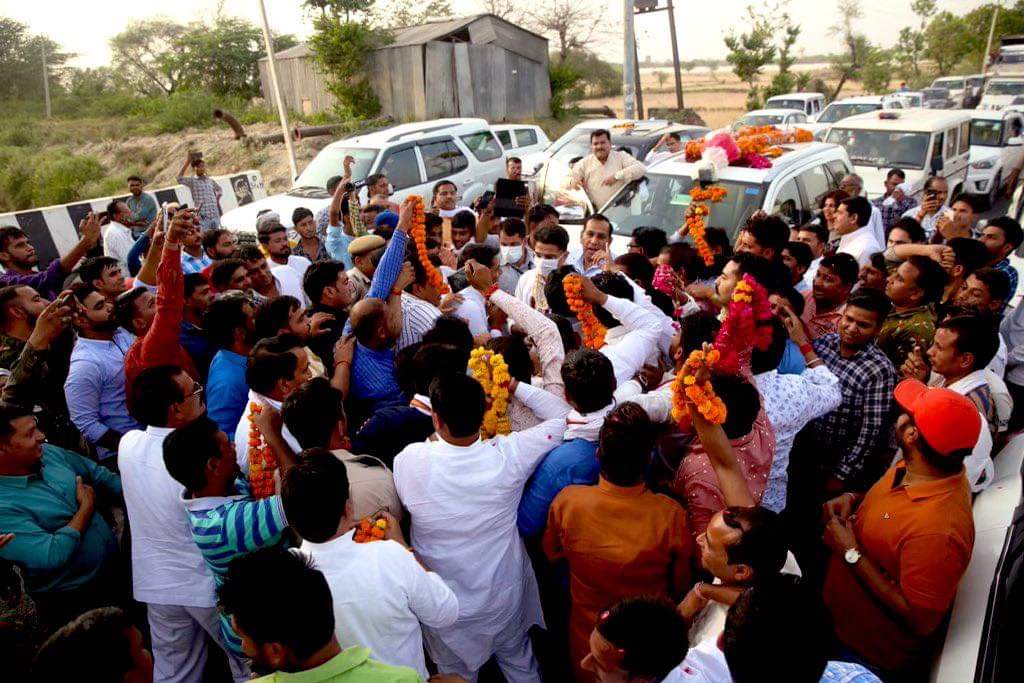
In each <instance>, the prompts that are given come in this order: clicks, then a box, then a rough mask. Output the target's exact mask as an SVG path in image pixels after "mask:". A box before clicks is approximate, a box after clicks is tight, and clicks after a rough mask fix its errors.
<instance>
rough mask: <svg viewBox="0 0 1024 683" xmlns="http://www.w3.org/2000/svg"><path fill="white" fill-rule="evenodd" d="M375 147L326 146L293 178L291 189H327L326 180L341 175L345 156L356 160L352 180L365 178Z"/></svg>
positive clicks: (356, 180) (372, 159)
mask: <svg viewBox="0 0 1024 683" xmlns="http://www.w3.org/2000/svg"><path fill="white" fill-rule="evenodd" d="M378 151H379V150H376V149H367V148H366V147H326V148H324V149H322V150H320V153H319V154H317V155H316V157H314V158H313V161H311V162H309V166H307V167H306V168H305V170H304V171H303V172H302V173H300V174H299V177H298V178H296V179H295V185H294V186H293V188H292V189H299V188H312V187H318V188H321V189H323V190H324V191H325V192H326V191H327V181H328V180H330V179H331V178H332V177H334V176H336V175H342V173H343V163H344V161H345V157H347V156H350V157H352V158H353V159H355V160H356V163H355V164H353V165H352V181H353V182H359V181H360V180H363V179H364V178H366V176H367V175H368V174H369V173H370V169H371V168H372V167H373V162H374V160H375V159H376V158H377V152H378Z"/></svg>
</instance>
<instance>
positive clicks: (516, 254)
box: [501, 244, 523, 264]
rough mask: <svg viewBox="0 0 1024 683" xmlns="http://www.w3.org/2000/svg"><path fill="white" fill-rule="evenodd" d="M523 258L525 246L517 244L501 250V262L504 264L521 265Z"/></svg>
mask: <svg viewBox="0 0 1024 683" xmlns="http://www.w3.org/2000/svg"><path fill="white" fill-rule="evenodd" d="M522 258H523V245H521V244H515V245H510V246H504V247H502V248H501V262H502V263H503V264H508V263H519V261H520V260H521V259H522Z"/></svg>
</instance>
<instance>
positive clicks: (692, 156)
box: [683, 126, 814, 162]
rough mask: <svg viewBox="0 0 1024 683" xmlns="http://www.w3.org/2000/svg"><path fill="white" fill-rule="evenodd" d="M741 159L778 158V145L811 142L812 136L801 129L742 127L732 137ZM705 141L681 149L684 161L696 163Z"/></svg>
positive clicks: (688, 143)
mask: <svg viewBox="0 0 1024 683" xmlns="http://www.w3.org/2000/svg"><path fill="white" fill-rule="evenodd" d="M733 138H734V139H735V140H736V145H737V146H738V147H739V148H740V152H742V154H743V159H748V158H749V157H750V156H751V155H761V156H778V154H780V153H781V152H782V150H781V149H778V145H780V144H783V143H787V142H813V141H814V134H813V133H811V132H810V131H808V130H805V129H803V128H794V129H793V130H788V131H783V130H779V129H778V128H776V127H775V126H743V127H741V128H740V129H739V130H738V131H736V133H735V134H734V135H733ZM704 145H705V141H704V140H703V139H701V140H689V141H687V143H686V145H685V146H684V147H683V149H684V151H685V156H686V160H687V161H689V162H694V161H698V160H699V159H700V158H701V155H702V154H703V153H704Z"/></svg>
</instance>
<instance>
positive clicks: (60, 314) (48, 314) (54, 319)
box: [28, 291, 74, 350]
mask: <svg viewBox="0 0 1024 683" xmlns="http://www.w3.org/2000/svg"><path fill="white" fill-rule="evenodd" d="M73 296H74V295H73V294H71V292H70V291H65V292H61V294H60V296H58V297H57V299H56V300H55V301H52V302H50V304H48V305H47V306H46V308H44V309H43V311H42V313H40V314H39V318H38V319H37V320H36V325H35V327H34V328H33V329H32V334H30V335H29V337H28V345H29V346H31V347H32V348H34V349H36V350H42V349H46V348H49V347H50V344H52V343H53V342H54V340H56V339H57V338H58V337H59V336H60V335H62V334H63V333H64V331H65V330H66V329H68V326H69V325H70V324H71V309H72V305H71V302H72V301H74V299H73Z"/></svg>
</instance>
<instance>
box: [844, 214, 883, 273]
mask: <svg viewBox="0 0 1024 683" xmlns="http://www.w3.org/2000/svg"><path fill="white" fill-rule="evenodd" d="M876 251H883V249H882V245H881V244H879V242H878V239H877V238H875V232H874V229H873V228H872V227H871V224H870V223H868V224H867V225H865V226H864V227H863V228H858V229H856V230H854V231H853V232H851V233H849V234H847V235H843V236H842V237H840V238H839V253H841V254H849V255H850V256H852V257H853V258H855V259H857V265H858V266H863V265H864V264H866V263H869V262H870V261H871V255H872V254H874V253H875V252H876Z"/></svg>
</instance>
